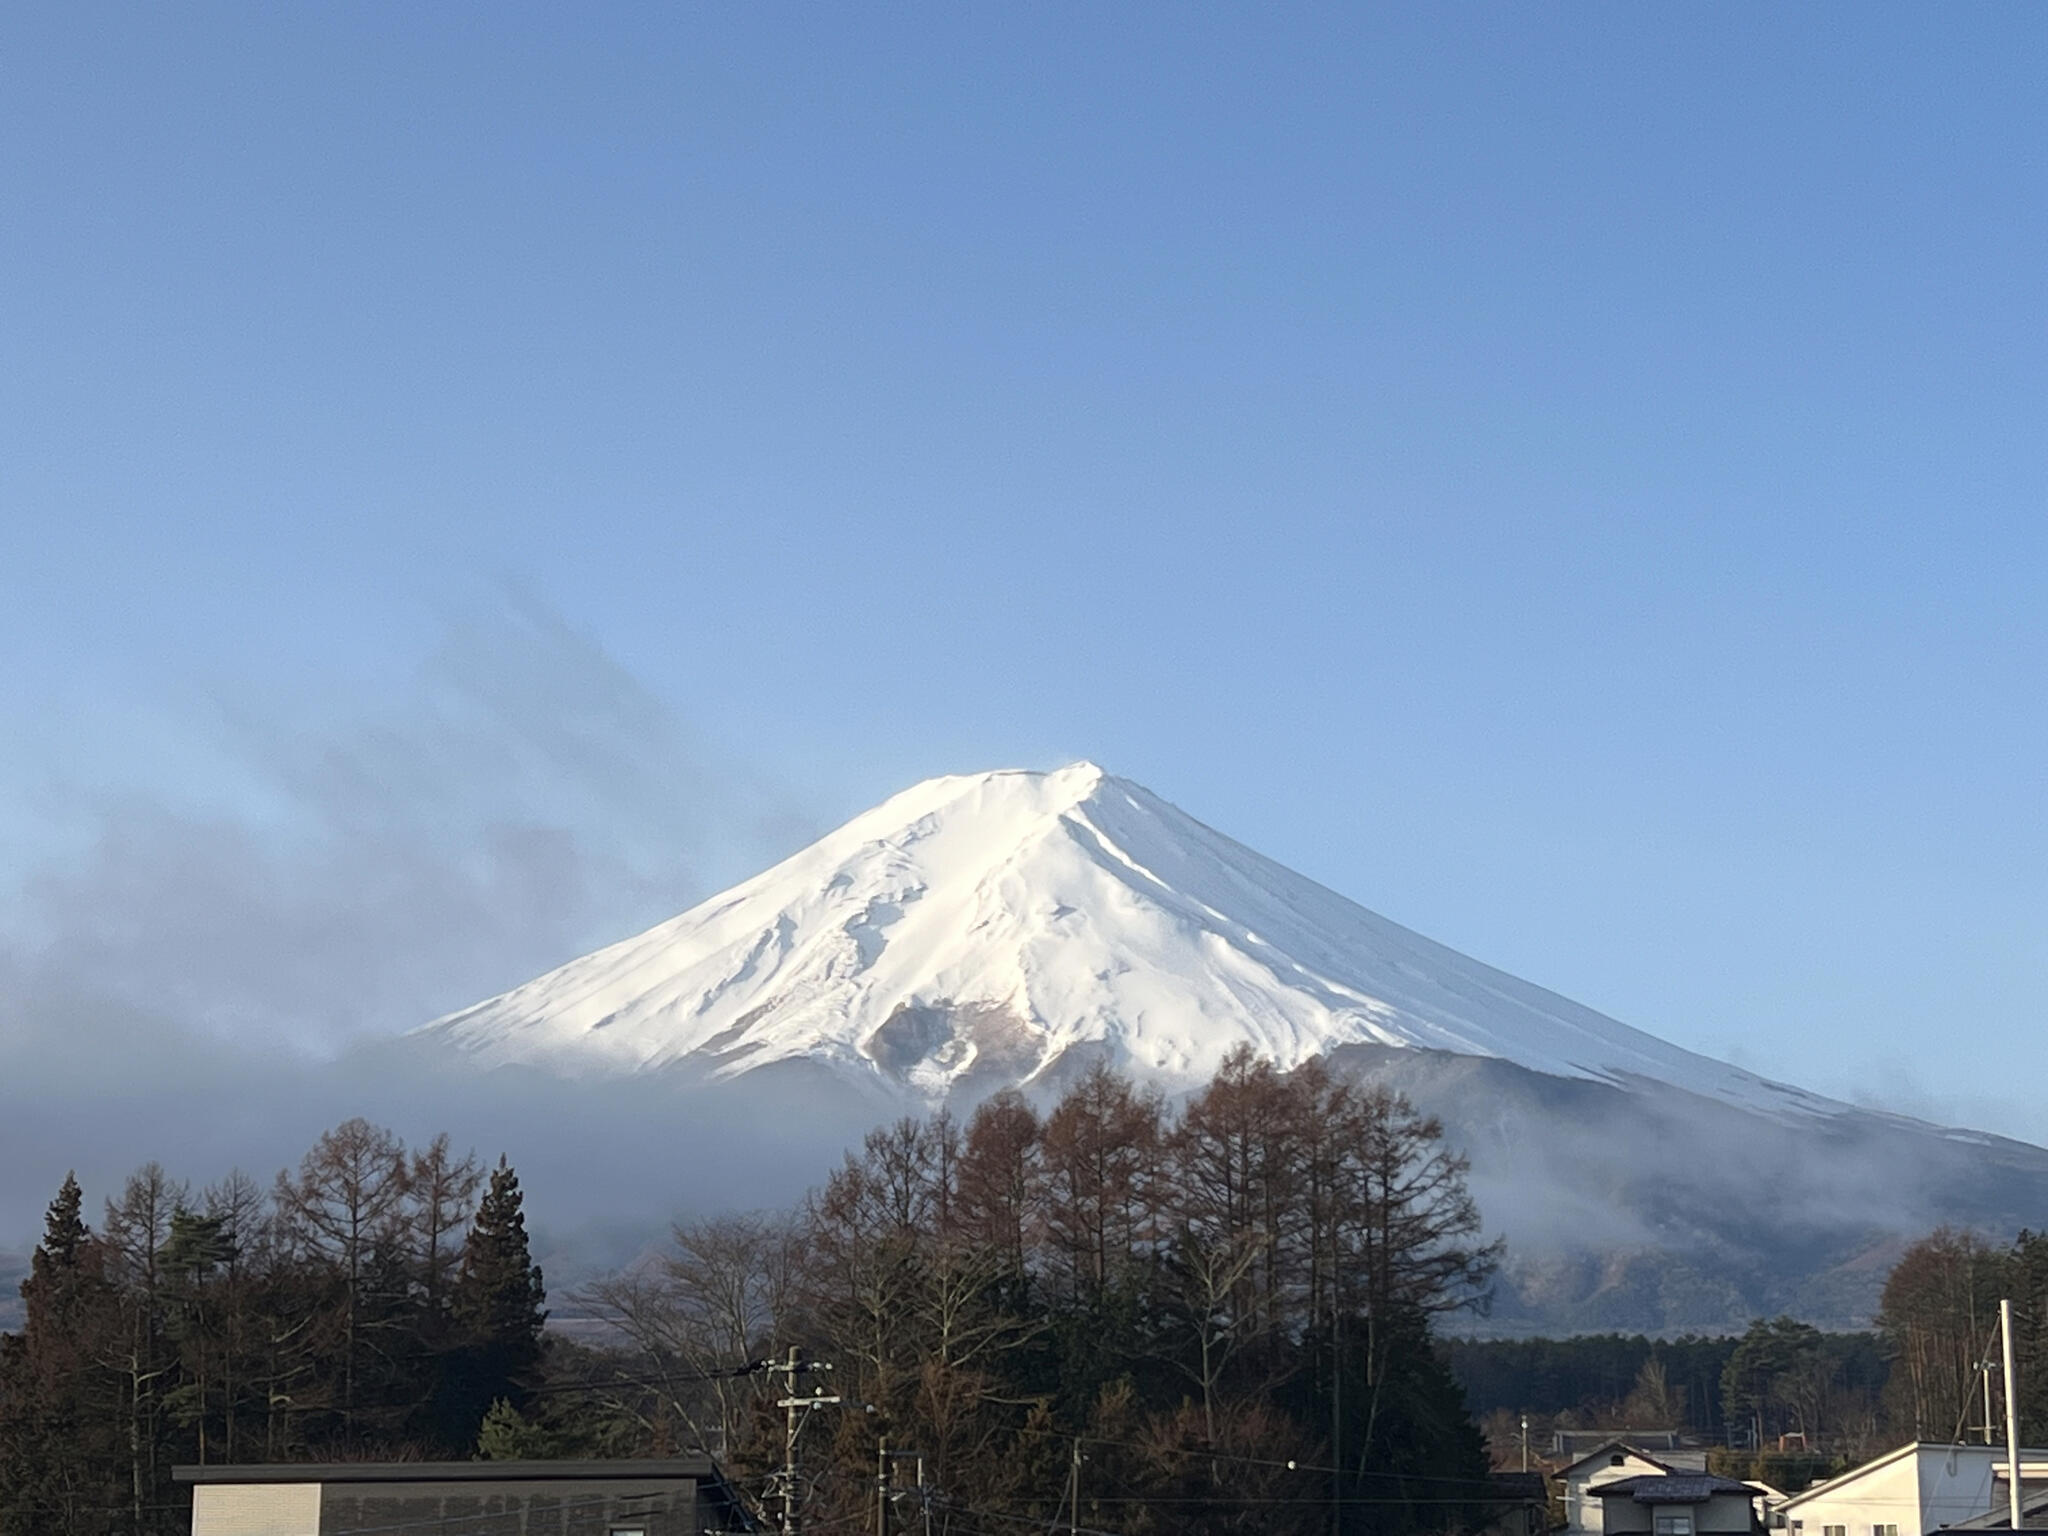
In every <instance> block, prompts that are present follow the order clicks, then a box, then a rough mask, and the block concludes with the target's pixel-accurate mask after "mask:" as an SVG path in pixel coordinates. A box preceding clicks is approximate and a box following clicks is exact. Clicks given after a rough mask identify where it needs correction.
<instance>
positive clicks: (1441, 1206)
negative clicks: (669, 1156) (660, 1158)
mask: <svg viewBox="0 0 2048 1536" xmlns="http://www.w3.org/2000/svg"><path fill="white" fill-rule="evenodd" d="M86 1214H87V1213H86V1210H85V1206H84V1201H83V1196H82V1195H81V1193H80V1191H79V1189H78V1187H77V1185H76V1183H75V1182H72V1181H67V1183H66V1185H65V1187H64V1189H63V1190H62V1191H60V1193H59V1194H58V1197H57V1199H56V1200H55V1201H53V1202H52V1204H51V1207H50V1212H49V1217H48V1222H47V1226H46V1231H45V1233H44V1237H43V1242H42V1243H41V1245H40V1246H39V1247H38V1248H37V1250H36V1252H35V1255H34V1258H33V1261H32V1267H31V1273H30V1275H29V1278H28V1279H27V1281H26V1282H24V1284H23V1287H22V1291H23V1299H24V1303H25V1308H26V1319H27V1320H26V1324H25V1326H24V1327H23V1329H22V1331H21V1332H20V1333H18V1334H14V1335H8V1336H4V1341H0V1533H5V1536H28V1533H34V1536H46V1533H52V1532H60V1533H65V1536H155V1533H158V1532H165V1531H171V1530H176V1529H180V1528H182V1526H181V1524H180V1521H181V1518H182V1517H181V1516H180V1515H179V1513H178V1510H177V1507H176V1506H177V1502H178V1501H177V1499H176V1497H175V1496H174V1490H173V1488H172V1486H171V1485H170V1484H169V1482H168V1475H169V1471H170V1468H171V1467H172V1465H174V1464H175V1463H180V1462H198V1461H210V1462H228V1461H235V1462H261V1461H301V1460H324V1459H356V1458H365V1457H369V1458H377V1459H409V1458H415V1457H444V1456H452V1457H469V1456H483V1457H491V1458H511V1457H555V1456H653V1455H663V1454H678V1453H684V1452H689V1451H695V1450H703V1451H706V1452H709V1453H711V1454H713V1455H715V1456H716V1457H718V1458H719V1459H720V1460H721V1461H722V1462H723V1463H724V1464H725V1465H726V1466H727V1467H728V1468H729V1469H730V1471H731V1472H732V1473H733V1475H734V1476H735V1478H736V1479H737V1481H738V1483H739V1486H740V1487H741V1488H742V1489H743V1490H745V1491H746V1492H747V1494H748V1496H749V1498H750V1499H751V1501H752V1503H753V1506H754V1508H755V1509H756V1510H757V1511H758V1512H760V1513H761V1514H763V1515H772V1514H773V1513H775V1512H776V1511H777V1509H778V1507H779V1501H780V1499H781V1498H782V1497H784V1496H786V1495H788V1494H790V1493H791V1492H794V1494H795V1495H796V1496H797V1497H799V1498H800V1499H801V1500H803V1501H804V1504H805V1509H806V1514H807V1516H808V1517H809V1518H810V1519H812V1520H818V1521H823V1520H835V1521H844V1522H853V1521H855V1520H862V1521H865V1522H866V1524H867V1527H868V1528H869V1529H873V1526H874V1524H875V1521H876V1518H877V1517H876V1516H875V1513H874V1511H875V1500H876V1489H877V1482H878V1476H879V1468H884V1467H888V1468H896V1469H898V1470H897V1471H896V1472H895V1473H894V1474H893V1475H894V1477H895V1480H896V1487H897V1491H898V1495H899V1502H898V1503H897V1504H896V1505H893V1506H885V1508H891V1509H893V1510H894V1513H893V1514H891V1515H890V1516H889V1520H890V1522H891V1523H893V1524H897V1525H899V1526H902V1527H903V1528H906V1529H907V1528H909V1527H910V1525H912V1524H913V1523H914V1524H915V1526H916V1528H917V1529H919V1530H920V1531H922V1530H923V1529H925V1527H926V1523H927V1522H929V1527H930V1530H931V1532H932V1536H981V1533H991V1536H993V1533H995V1532H999V1531H1002V1530H1004V1529H1008V1528H1014V1527H1015V1525H1016V1523H1017V1522H1018V1521H1026V1522H1030V1523H1038V1524H1047V1523H1051V1522H1053V1521H1055V1520H1060V1521H1063V1522H1064V1523H1072V1524H1075V1525H1078V1526H1079V1527H1082V1528H1085V1529H1090V1530H1095V1531H1111V1532H1119V1533H1129V1536H1150V1533H1152V1532H1158V1531H1166V1530H1173V1531H1191V1532H1208V1531H1215V1532H1218V1533H1222V1532H1238V1531H1247V1530H1251V1529H1255V1528H1256V1529H1259V1530H1261V1531H1273V1532H1279V1533H1283V1536H1284V1533H1289V1532H1302V1533H1308V1532H1323V1531H1327V1532H1331V1533H1333V1536H1379V1533H1387V1536H1401V1533H1405V1532H1410V1531H1416V1530H1424V1529H1427V1530H1445V1529H1451V1528H1454V1527H1457V1526H1460V1525H1464V1524H1469V1523H1471V1522H1472V1521H1474V1520H1476V1519H1477V1518H1479V1517H1480V1516H1481V1515H1483V1514H1484V1513H1485V1511H1486V1501H1487V1499H1488V1497H1489V1496H1490V1493H1491V1490H1490V1489H1489V1488H1488V1487H1487V1485H1486V1482H1485V1478H1486V1470H1487V1463H1486V1455H1485V1448H1484V1445H1483V1443H1482V1441H1481V1439H1480V1436H1479V1433H1478V1430H1477V1428H1476V1426H1475V1425H1474V1424H1473V1422H1472V1420H1471V1418H1470V1416H1469V1414H1467V1412H1466V1411H1465V1408H1464V1403H1463V1398H1462V1395H1461V1393H1460V1392H1459V1390H1458V1387H1457V1385H1456V1383H1455V1381H1454V1380H1453V1379H1452V1377H1451V1376H1450V1374H1449V1372H1448V1370H1447V1369H1446V1368H1445V1365H1444V1362H1443V1359H1442V1356H1441V1354H1440V1352H1439V1350H1438V1348H1437V1344H1436V1341H1435V1334H1436V1331H1437V1327H1438V1323H1439V1320H1440V1319H1442V1318H1443V1317H1444V1316H1445V1315H1446V1314H1449V1313H1453V1312H1456V1311H1458V1310H1459V1309H1463V1308H1469V1307H1480V1306H1483V1305H1484V1304H1485V1301H1486V1297H1487V1295H1488V1288H1489V1284H1490V1279H1491V1276H1492V1274H1493V1271H1494V1268H1495V1265H1496V1262H1497V1259H1498V1256H1499V1250H1498V1248H1497V1246H1495V1245H1491V1244H1488V1243H1486V1242H1484V1241H1482V1240H1481V1238H1480V1235H1479V1232H1480V1221H1479V1212H1478V1211H1477V1209H1476V1208H1475V1207H1474V1205H1473V1203H1472V1200H1471V1198H1470V1196H1469V1195H1468V1193H1467V1191H1466V1186H1465V1164H1464V1162H1463V1160H1462V1159H1461V1158H1459V1157H1458V1156H1456V1155H1455V1154H1454V1153H1453V1152H1452V1151H1451V1150H1450V1149H1448V1148H1446V1147H1445V1146H1444V1144H1443V1142H1442V1135H1441V1128H1440V1126H1439V1125H1438V1124H1437V1122H1435V1121H1434V1120H1432V1119H1429V1118H1427V1117H1424V1116H1422V1115H1419V1114H1417V1113H1416V1112H1415V1111H1414V1110H1413V1109H1412V1107H1411V1106H1410V1105H1409V1104H1408V1103H1407V1102H1406V1101H1405V1100H1404V1099H1402V1098H1401V1097H1400V1096H1399V1095H1397V1094H1394V1093H1391V1092H1387V1091H1385V1090H1382V1089H1378V1088H1373V1087H1368V1086H1363V1085H1360V1084H1357V1083H1355V1082H1352V1081H1349V1080H1346V1079H1343V1078H1340V1077H1338V1076H1336V1075H1334V1074H1332V1073H1330V1072H1329V1071H1327V1070H1326V1069H1325V1068H1324V1067H1322V1066H1321V1065H1320V1064H1311V1065H1310V1066H1308V1067H1305V1068H1303V1069H1301V1070H1299V1071H1296V1072H1293V1073H1287V1074H1282V1073H1279V1072H1276V1071H1275V1070H1274V1069H1273V1068H1272V1067H1271V1066H1270V1064H1266V1063H1262V1062H1259V1061H1257V1060H1255V1059H1254V1058H1253V1056H1252V1055H1251V1053H1250V1052H1248V1051H1246V1052H1241V1053H1239V1054H1238V1055H1236V1056H1234V1057H1232V1058H1231V1060H1230V1061H1229V1062H1227V1063H1226V1064H1225V1065H1224V1067H1223V1069H1222V1070H1221V1071H1220V1072H1219V1073H1218V1074H1217V1076H1216V1078H1215V1079H1214V1080H1213V1081H1212V1082H1211V1083H1210V1084H1209V1085H1208V1086H1207V1087H1206V1089H1204V1090H1203V1091H1202V1092H1200V1093H1198V1094H1196V1095H1195V1096H1194V1097H1193V1098H1192V1099H1191V1100H1189V1101H1188V1102H1187V1103H1186V1104H1185V1105H1184V1107H1182V1108H1181V1109H1180V1110H1178V1111H1177V1112H1172V1111H1169V1110H1168V1109H1167V1107H1166V1106H1165V1105H1164V1103H1163V1102H1162V1101H1161V1100H1160V1098H1159V1097H1158V1096H1157V1095H1155V1094H1153V1093H1151V1092H1149V1091H1147V1090H1144V1089H1141V1088H1139V1087H1137V1086H1135V1085H1134V1084H1133V1083H1131V1082H1130V1081H1129V1080H1127V1079H1125V1078H1123V1077H1121V1076H1119V1075H1118V1074H1116V1073H1114V1072H1111V1071H1109V1070H1108V1069H1106V1068H1102V1067H1098V1068H1096V1069H1094V1070H1092V1071H1090V1072H1087V1073H1086V1074H1084V1075H1082V1076H1080V1077H1079V1078H1078V1079H1077V1080H1075V1081H1074V1082H1073V1083H1072V1084H1071V1086H1070V1087H1069V1088H1068V1089H1067V1091H1066V1092H1065V1093H1064V1094H1062V1095H1061V1096H1059V1097H1058V1099H1057V1100H1056V1101H1054V1102H1051V1103H1049V1104H1047V1105H1045V1106H1043V1107H1042V1108H1040V1107H1034V1106H1033V1105H1032V1104H1030V1103H1027V1102H1026V1101H1025V1100H1024V1099H1022V1098H1021V1097H1018V1096H1017V1095H1014V1094H1003V1095H999V1096H998V1097H996V1098H995V1099H992V1100H990V1101H989V1102H987V1103H986V1104H984V1105H982V1106H981V1107H980V1108H979V1109H978V1110H976V1111H975V1113H974V1114H973V1115H972V1116H971V1117H970V1118H968V1119H966V1120H964V1121H961V1120H958V1119H955V1118H954V1117H953V1116H951V1115H949V1114H944V1113H940V1114H934V1115H930V1116H926V1117H922V1118H918V1117H912V1118H907V1119H904V1120H901V1121H898V1122H897V1123H895V1124H893V1125H889V1126H885V1127H883V1128H880V1129H878V1130H876V1131H875V1132H873V1133H872V1134H871V1135H870V1136H868V1138H867V1139H866V1141H865V1142H864V1144H863V1145H862V1146H860V1147H859V1148H858V1149H856V1150H854V1151H853V1152H851V1153H849V1154H848V1155H847V1156H846V1158H845V1160H844V1161H843V1163H842V1164H841V1165H840V1166H839V1167H837V1168H836V1169H833V1170H831V1171H830V1172H829V1173H828V1174H827V1175H826V1177H825V1178H824V1179H823V1181H822V1182H821V1183H820V1184H819V1185H818V1187H817V1188H816V1189H815V1190H814V1191H813V1192H812V1194H811V1195H810V1196H809V1197H808V1198H807V1199H805V1200H804V1201H803V1202H802V1203H801V1204H800V1205H798V1206H796V1207H794V1208H792V1209H789V1210H784V1211H779V1212H769V1213H755V1214H750V1215H731V1214H728V1215H723V1216H717V1217H711V1218H706V1219H702V1220H695V1221H689V1222H685V1223H682V1224H680V1225H678V1226H677V1227H676V1228H675V1229H674V1231H673V1233H672V1235H671V1240H670V1242H669V1243H668V1244H667V1246H666V1247H665V1248H664V1249H663V1250H662V1251H660V1252H659V1253H657V1254H654V1255H651V1256H650V1257H649V1258H648V1259H647V1260H646V1261H644V1262H642V1263H639V1264H636V1265H634V1266H632V1267H631V1268H629V1269H627V1270H626V1271H623V1272H621V1273H618V1274H615V1275H612V1276H609V1277H607V1278H605V1279H602V1280H600V1281H598V1282H596V1283H594V1284H591V1285H589V1286H587V1287H585V1288H583V1289H582V1290H581V1291H579V1292H577V1293H576V1294H575V1298H574V1301H575V1307H574V1310H576V1311H577V1312H578V1313H580V1314H581V1319H580V1323H581V1325H580V1327H578V1328H576V1329H571V1330H563V1329H556V1330H551V1331H549V1332H547V1333H546V1334H543V1331H542V1327H541V1324H542V1320H543V1318H544V1317H545V1315H546V1314H545V1310H544V1307H545V1302H546V1298H545V1296H544V1293H543V1291H542V1288H541V1276H540V1273H539V1271H538V1269H537V1268H535V1267H534V1266H533V1264H532V1262H531V1258H530V1255H529V1253H528V1249H527V1243H526V1234H525V1226H524V1216H523V1212H522V1210H521V1202H520V1196H519V1190H518V1183H517V1180H516V1177H515V1176H514V1175H513V1173H512V1170H511V1169H510V1168H509V1167H506V1166H504V1165H503V1164H502V1163H501V1164H500V1166H499V1167H498V1169H497V1170H496V1171H495V1172H492V1173H490V1174H489V1176H488V1184H487V1185H486V1175H485V1171H484V1170H483V1169H482V1168H480V1167H479V1165H478V1164H477V1163H476V1162H475V1161H474V1160H473V1159H470V1158H457V1157H455V1156H454V1155H453V1154H452V1153H451V1151H450V1149H449V1146H448V1143H447V1141H446V1139H445V1138H439V1139H436V1140H435V1141H433V1142H432V1143H430V1144H428V1145H427V1146H426V1147H425V1148H423V1149H420V1150H417V1151H412V1152H408V1151H407V1150H406V1149H405V1148H404V1147H402V1146H401V1145H400V1144H399V1142H398V1141H397V1139H396V1138H395V1137H393V1136H392V1135H391V1134H390V1133H388V1132H386V1131H382V1130H379V1129H378V1128H376V1127H374V1126H371V1125H369V1124H367V1123H366V1122H363V1121H351V1122H349V1123H348V1124H346V1125H343V1126H340V1127H337V1128H336V1129H335V1130H334V1131H331V1132H329V1133H328V1134H327V1135H325V1136H323V1137H322V1138H321V1139H320V1141H319V1142H318V1143H317V1144H316V1146H315V1147H314V1148H313V1149H312V1150H311V1151H310V1152H308V1154H307V1155H306V1157H305V1159H304V1160H303V1161H302V1163H301V1164H300V1166H299V1167H298V1168H297V1169H296V1170H292V1171H288V1172H287V1173H284V1174H280V1175H279V1176H278V1178H277V1179H276V1180H275V1181H273V1182H272V1183H271V1184H270V1185H269V1186H267V1187H266V1186H259V1185H258V1184H256V1183H255V1182H254V1181H253V1180H250V1179H247V1178H245V1177H243V1176H240V1175H236V1176H232V1177H230V1178H229V1179H227V1180H225V1181H223V1183H221V1184H220V1185H218V1186H215V1187H212V1188H209V1189H205V1190H201V1191H196V1192H195V1191H192V1190H190V1189H187V1188H185V1187H184V1186H182V1185H180V1184H178V1183H176V1182H175V1181H173V1180H172V1179H171V1178H170V1177H169V1176H168V1175H167V1174H165V1173H164V1171H163V1170H162V1169H160V1168H158V1167H155V1166H154V1165H152V1166H150V1167H147V1168H144V1169H142V1170H141V1171H139V1172H138V1173H137V1174H136V1175H135V1176H134V1177H133V1178H131V1179H130V1180H129V1181H128V1184H127V1185H126V1187H125V1188H124V1189H123V1190H122V1191H121V1192H120V1193H119V1194H118V1195H117V1196H116V1197H115V1198H114V1199H112V1200H109V1201H108V1202H107V1203H106V1206H105V1210H104V1212H103V1214H102V1217H101V1220H100V1222H99V1224H98V1225H97V1227H91V1226H89V1225H88V1223H87V1220H86ZM791 1348H795V1349H797V1350H799V1351H800V1352H801V1354H802V1356H803V1358H804V1359H805V1360H806V1361H807V1362H810V1364H811V1367H812V1370H811V1372H810V1373H807V1374H804V1375H802V1376H800V1377H799V1378H798V1390H799V1391H801V1392H805V1393H808V1392H810V1391H812V1390H814V1389H822V1390H825V1391H828V1392H829V1394H830V1395H833V1396H837V1397H838V1398H840V1399H841V1402H840V1404H839V1405H838V1406H837V1407H832V1408H820V1409H817V1410H814V1411H813V1412H812V1413H811V1414H810V1415H809V1416H808V1419H807V1422H806V1426H805V1429H804V1441H803V1451H804V1471H803V1475H802V1478H801V1481H800V1483H799V1485H798V1486H797V1487H796V1488H795V1489H794V1490H792V1489H791V1488H790V1487H789V1486H788V1484H787V1483H786V1481H785V1480H784V1479H783V1478H782V1477H781V1465H782V1458H783V1449H784V1419H783V1414H782V1412H781V1410H779V1409H778V1408H776V1406H775V1402H776V1399H777V1398H778V1396H780V1395H781V1394H782V1393H783V1392H784V1391H785V1390H786V1387H785V1385H784V1378H783V1377H781V1376H780V1375H778V1374H776V1373H771V1372H770V1371H768V1370H766V1369H764V1368H763V1365H764V1363H765V1362H767V1361H768V1360H769V1359H770V1357H771V1356H772V1357H775V1358H778V1359H786V1353H785V1352H786V1351H788V1350H789V1349H791ZM828 1365H829V1366H830V1367H831V1368H832V1369H831V1372H830V1374H829V1375H827V1374H825V1373H824V1370H823V1367H825V1366H828ZM885 1441H886V1443H887V1444H888V1445H889V1446H891V1447H894V1448H895V1449H896V1450H897V1451H899V1452H901V1453H903V1454H902V1455H900V1456H896V1457H881V1455H880V1453H881V1452H882V1449H883V1444H884V1442H885Z"/></svg>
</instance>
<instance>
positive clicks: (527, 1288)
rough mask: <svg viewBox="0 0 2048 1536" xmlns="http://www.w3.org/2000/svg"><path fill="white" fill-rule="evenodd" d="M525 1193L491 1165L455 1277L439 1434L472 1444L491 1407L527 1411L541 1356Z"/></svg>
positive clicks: (539, 1291) (541, 1297) (541, 1315)
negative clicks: (454, 1337) (456, 1343)
mask: <svg viewBox="0 0 2048 1536" xmlns="http://www.w3.org/2000/svg"><path fill="white" fill-rule="evenodd" d="M524 1203H525V1196H524V1195H523V1194H521V1192H520V1189H519V1175H518V1174H517V1173H515V1172H513V1170H512V1166H511V1164H509V1163H508V1162H506V1161H505V1159H504V1158H502V1157H500V1158H499V1159H498V1166H497V1167H496V1168H494V1169H492V1170H491V1177H490V1184H489V1187H488V1188H487V1189H486V1190H485V1192H484V1197H483V1200H482V1202H481V1203H480V1204H479V1205H478V1206H477V1212H476V1219H475V1221H473V1222H472V1223H471V1225H470V1229H469V1236H468V1239H467V1240H466V1241H465V1242H464V1243H463V1245H462V1266H461V1268H460V1270H459V1271H458V1272H457V1274H456V1277H455V1295H454V1313H455V1326H456V1329H457V1331H458V1335H459V1337H460V1339H461V1346H460V1348H459V1349H458V1351H457V1354H456V1359H455V1361H454V1362H453V1369H452V1370H451V1371H450V1373H449V1374H450V1380H449V1381H448V1382H447V1383H446V1384H445V1388H444V1392H443V1401H444V1404H445V1407H444V1410H443V1412H442V1414H441V1415H440V1417H441V1420H442V1424H441V1429H442V1432H443V1433H444V1434H446V1435H448V1436H449V1437H450V1438H451V1439H458V1440H462V1441H466V1442H474V1440H475V1439H476V1435H477V1430H478V1427H479V1426H480V1425H481V1423H482V1421H483V1417H484V1414H485V1411H486V1410H487V1409H488V1408H489V1407H490V1405H491V1404H492V1403H493V1402H495V1401H497V1400H499V1399H503V1400H504V1401H505V1402H506V1403H508V1404H509V1405H510V1406H511V1407H512V1408H514V1409H518V1410H521V1411H524V1409H525V1408H526V1406H527V1400H528V1396H529V1394H530V1391H531V1389H532V1387H533V1385H534V1378H535V1376H536V1374H537V1372H538V1369H539V1366H540V1358H541V1328H542V1326H543V1325H544V1324H545V1323H546V1321H547V1315H548V1314H547V1305H546V1303H547V1290H546V1288H545V1287H544V1286H543V1285H542V1283H541V1272H540V1266H539V1265H538V1264H535V1263H534V1262H533V1254H532V1251H531V1249H530V1248H529V1246H528V1244H527V1238H526V1213H525V1211H524V1209H523V1206H524Z"/></svg>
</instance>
